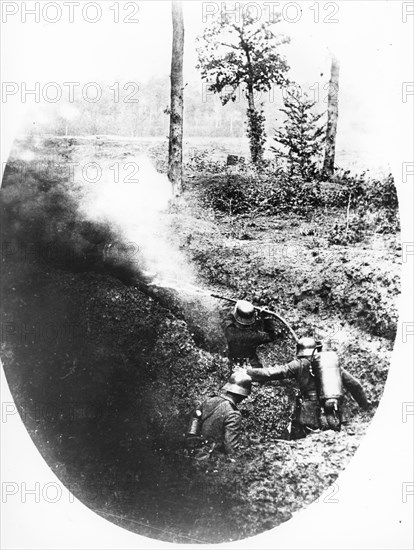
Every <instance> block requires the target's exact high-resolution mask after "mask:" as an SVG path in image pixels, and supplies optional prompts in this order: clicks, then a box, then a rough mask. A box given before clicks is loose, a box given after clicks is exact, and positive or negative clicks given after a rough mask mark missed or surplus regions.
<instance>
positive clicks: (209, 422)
mask: <svg viewBox="0 0 414 550" xmlns="http://www.w3.org/2000/svg"><path fill="white" fill-rule="evenodd" d="M200 409H201V412H202V416H201V420H202V428H201V435H202V436H203V438H204V439H205V440H206V441H207V442H208V443H214V444H215V445H214V448H215V450H217V451H221V452H224V453H227V454H229V453H232V452H234V451H235V450H237V448H238V447H239V445H240V438H241V433H242V432H241V413H240V411H239V410H238V408H237V406H236V404H235V403H234V402H233V401H232V399H231V397H229V396H227V395H219V396H216V397H211V398H209V399H207V400H206V401H204V403H202V405H201V407H200Z"/></svg>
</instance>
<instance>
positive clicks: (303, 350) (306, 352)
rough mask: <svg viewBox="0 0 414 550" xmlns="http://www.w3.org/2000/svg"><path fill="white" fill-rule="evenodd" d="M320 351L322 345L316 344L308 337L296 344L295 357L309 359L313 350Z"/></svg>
mask: <svg viewBox="0 0 414 550" xmlns="http://www.w3.org/2000/svg"><path fill="white" fill-rule="evenodd" d="M315 349H316V350H318V351H320V350H321V349H322V344H321V343H320V342H316V340H315V339H314V338H312V337H310V336H304V337H303V338H300V340H299V342H298V343H297V344H296V356H297V357H299V359H300V358H302V357H311V356H312V354H313V352H314V350H315Z"/></svg>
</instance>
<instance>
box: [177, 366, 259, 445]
mask: <svg viewBox="0 0 414 550" xmlns="http://www.w3.org/2000/svg"><path fill="white" fill-rule="evenodd" d="M251 390H252V379H251V378H250V376H248V375H247V374H246V373H245V372H244V371H237V372H234V373H233V374H232V375H231V376H230V378H229V380H228V382H227V384H225V385H224V386H223V388H222V394H221V395H218V396H214V397H210V398H208V399H206V400H205V401H204V402H203V403H202V404H201V405H200V407H198V408H197V409H196V410H195V411H194V416H193V422H194V421H195V424H196V425H194V424H192V425H191V426H194V428H192V427H191V426H190V432H189V434H188V436H189V437H190V438H191V436H198V435H200V436H201V441H202V443H203V444H204V447H206V446H207V447H208V449H209V451H208V452H209V453H210V454H211V452H212V451H213V450H215V451H219V452H222V453H226V454H231V453H233V452H234V451H236V450H237V449H238V447H239V445H240V438H241V434H242V426H241V418H242V417H241V413H240V411H239V410H238V408H237V405H238V404H239V403H241V402H242V401H243V400H244V399H246V397H248V396H249V395H250V393H251ZM197 420H198V426H197ZM192 431H193V433H191V432H192Z"/></svg>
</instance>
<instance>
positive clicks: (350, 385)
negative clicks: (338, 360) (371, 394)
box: [342, 369, 370, 410]
mask: <svg viewBox="0 0 414 550" xmlns="http://www.w3.org/2000/svg"><path fill="white" fill-rule="evenodd" d="M342 383H343V385H344V388H345V389H346V390H347V391H349V393H350V394H351V395H352V397H353V398H354V399H355V401H356V402H357V403H358V405H359V406H360V407H361V408H362V409H364V410H367V409H369V407H370V402H369V401H368V398H367V395H366V393H365V391H364V388H363V387H362V384H361V383H360V382H359V380H357V379H356V378H355V377H354V376H352V374H350V373H349V372H348V371H347V370H345V369H342Z"/></svg>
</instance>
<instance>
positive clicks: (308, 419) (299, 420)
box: [247, 358, 369, 437]
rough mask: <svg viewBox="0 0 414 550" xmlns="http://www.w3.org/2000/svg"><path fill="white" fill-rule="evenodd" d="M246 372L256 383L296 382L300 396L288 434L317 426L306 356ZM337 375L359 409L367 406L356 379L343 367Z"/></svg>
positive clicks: (318, 410) (316, 400)
mask: <svg viewBox="0 0 414 550" xmlns="http://www.w3.org/2000/svg"><path fill="white" fill-rule="evenodd" d="M247 374H249V376H251V377H252V379H253V380H254V381H257V382H267V381H270V380H283V379H285V378H294V379H295V380H296V381H297V383H298V386H299V390H300V395H299V398H298V401H297V404H296V409H295V412H294V417H293V419H292V436H294V437H304V436H305V435H306V434H307V433H309V432H310V431H312V430H317V429H320V428H321V405H320V402H319V398H318V392H317V381H316V378H315V377H314V376H313V375H312V373H311V370H310V361H309V360H308V359H304V358H303V359H294V360H293V361H291V362H290V363H287V364H285V365H279V366H275V367H268V368H260V369H250V368H249V369H247ZM341 376H342V383H343V386H344V389H345V390H347V391H349V393H350V394H351V395H352V397H353V398H354V399H355V401H356V402H357V403H358V405H359V406H360V407H361V408H363V409H365V410H366V409H368V407H369V401H368V399H367V396H366V394H365V391H364V389H363V387H362V385H361V384H360V382H359V381H358V380H357V379H356V378H355V377H354V376H352V374H350V373H349V372H348V371H346V370H345V369H341Z"/></svg>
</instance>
